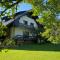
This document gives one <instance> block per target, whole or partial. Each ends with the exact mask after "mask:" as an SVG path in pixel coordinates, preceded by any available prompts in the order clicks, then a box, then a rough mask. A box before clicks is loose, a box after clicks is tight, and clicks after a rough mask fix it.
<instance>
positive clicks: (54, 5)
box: [32, 0, 60, 43]
mask: <svg viewBox="0 0 60 60" xmlns="http://www.w3.org/2000/svg"><path fill="white" fill-rule="evenodd" d="M32 4H33V7H34V8H33V10H34V15H36V14H37V15H40V14H41V17H40V18H39V19H38V20H37V21H38V22H39V23H42V24H43V25H44V28H45V32H43V33H41V34H42V36H45V37H46V38H48V40H49V41H51V42H53V43H60V21H57V20H58V18H56V16H57V14H59V13H60V0H46V1H45V2H44V0H33V2H32ZM36 7H37V8H36ZM36 12H37V13H36Z"/></svg>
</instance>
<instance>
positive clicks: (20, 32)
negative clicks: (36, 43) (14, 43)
mask: <svg viewBox="0 0 60 60" xmlns="http://www.w3.org/2000/svg"><path fill="white" fill-rule="evenodd" d="M24 21H28V25H30V23H34V27H35V28H38V26H37V24H36V22H35V21H34V19H32V18H29V17H27V16H26V15H25V16H22V17H21V18H20V20H19V22H20V23H23V24H24ZM24 31H28V32H29V36H32V33H31V32H30V30H28V29H24V28H21V27H12V28H11V37H14V36H16V35H23V32H24Z"/></svg>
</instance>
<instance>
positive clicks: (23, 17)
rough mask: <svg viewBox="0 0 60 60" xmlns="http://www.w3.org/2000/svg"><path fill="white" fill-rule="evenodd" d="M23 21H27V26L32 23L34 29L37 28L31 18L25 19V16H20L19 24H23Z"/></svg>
mask: <svg viewBox="0 0 60 60" xmlns="http://www.w3.org/2000/svg"><path fill="white" fill-rule="evenodd" d="M24 21H28V25H30V23H34V27H35V28H37V27H38V26H37V24H36V22H35V21H34V19H32V18H29V17H27V16H26V15H25V16H22V17H21V18H20V20H19V22H20V23H24Z"/></svg>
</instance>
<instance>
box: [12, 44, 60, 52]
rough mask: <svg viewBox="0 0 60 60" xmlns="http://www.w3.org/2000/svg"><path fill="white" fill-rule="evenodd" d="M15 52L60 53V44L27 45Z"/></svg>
mask: <svg viewBox="0 0 60 60" xmlns="http://www.w3.org/2000/svg"><path fill="white" fill-rule="evenodd" d="M13 49H15V50H29V51H57V52H60V44H55V45H54V44H41V45H39V44H25V45H22V46H21V45H20V46H18V47H16V48H13Z"/></svg>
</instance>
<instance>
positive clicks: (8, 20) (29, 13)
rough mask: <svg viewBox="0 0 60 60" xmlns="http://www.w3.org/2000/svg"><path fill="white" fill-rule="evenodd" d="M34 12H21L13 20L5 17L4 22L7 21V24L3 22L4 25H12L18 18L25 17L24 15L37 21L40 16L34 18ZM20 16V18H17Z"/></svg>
mask: <svg viewBox="0 0 60 60" xmlns="http://www.w3.org/2000/svg"><path fill="white" fill-rule="evenodd" d="M32 14H33V13H32V12H28V11H21V12H18V13H16V14H15V15H14V19H11V18H8V16H5V17H3V18H2V20H5V22H3V25H5V26H6V25H8V24H10V23H12V22H13V21H15V20H17V19H18V18H20V17H22V16H24V15H27V16H28V17H30V18H32V19H34V20H36V19H37V18H38V16H32ZM17 16H18V17H17Z"/></svg>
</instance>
